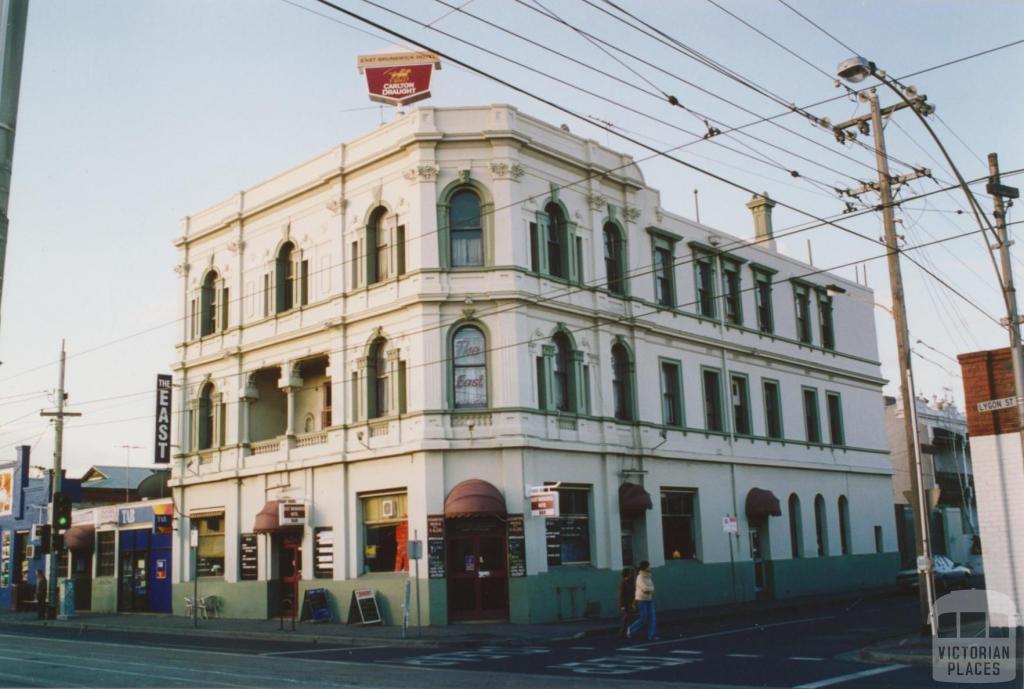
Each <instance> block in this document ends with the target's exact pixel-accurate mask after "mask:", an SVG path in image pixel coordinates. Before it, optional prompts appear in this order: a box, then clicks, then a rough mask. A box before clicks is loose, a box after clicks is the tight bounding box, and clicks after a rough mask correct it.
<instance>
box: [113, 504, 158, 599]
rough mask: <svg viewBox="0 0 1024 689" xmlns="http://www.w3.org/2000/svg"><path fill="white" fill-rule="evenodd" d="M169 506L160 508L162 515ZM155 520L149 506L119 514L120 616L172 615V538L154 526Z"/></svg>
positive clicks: (118, 592) (134, 507)
mask: <svg viewBox="0 0 1024 689" xmlns="http://www.w3.org/2000/svg"><path fill="white" fill-rule="evenodd" d="M168 506H169V505H166V506H165V505H161V506H159V507H160V508H162V509H161V512H163V511H164V509H163V508H165V507H168ZM155 517H156V515H155V513H154V507H153V506H150V505H135V506H128V507H121V508H120V509H119V510H118V527H119V531H118V548H117V550H118V558H117V562H118V566H117V578H118V581H117V609H118V611H120V612H171V534H170V531H169V529H164V528H161V527H160V526H156V525H155V521H156V520H155ZM161 531H166V533H161Z"/></svg>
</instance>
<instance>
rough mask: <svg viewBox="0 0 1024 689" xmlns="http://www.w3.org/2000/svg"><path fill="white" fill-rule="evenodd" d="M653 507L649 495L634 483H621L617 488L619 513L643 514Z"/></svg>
mask: <svg viewBox="0 0 1024 689" xmlns="http://www.w3.org/2000/svg"><path fill="white" fill-rule="evenodd" d="M652 507H654V504H653V503H652V502H651V495H650V493H648V492H647V491H646V490H644V487H643V486H638V485H637V484H635V483H628V482H627V483H623V484H622V485H621V486H619V512H620V513H621V512H630V513H636V512H644V511H646V510H649V509H651V508H652Z"/></svg>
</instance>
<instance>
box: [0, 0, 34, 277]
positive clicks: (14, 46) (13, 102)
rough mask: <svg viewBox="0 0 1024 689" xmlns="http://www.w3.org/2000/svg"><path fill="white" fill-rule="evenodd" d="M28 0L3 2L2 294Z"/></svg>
mask: <svg viewBox="0 0 1024 689" xmlns="http://www.w3.org/2000/svg"><path fill="white" fill-rule="evenodd" d="M27 23H28V0H3V1H0V297H2V296H3V289H4V263H5V261H6V257H7V226H8V219H7V205H8V201H9V200H10V197H11V170H12V167H13V160H14V130H15V127H16V126H17V123H18V94H19V92H20V91H21V61H22V55H23V54H24V52H25V25H26V24H27Z"/></svg>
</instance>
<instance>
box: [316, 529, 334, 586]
mask: <svg viewBox="0 0 1024 689" xmlns="http://www.w3.org/2000/svg"><path fill="white" fill-rule="evenodd" d="M313 576H315V577H316V578H317V579H331V578H333V577H334V529H333V528H332V527H330V526H318V527H317V528H315V529H313Z"/></svg>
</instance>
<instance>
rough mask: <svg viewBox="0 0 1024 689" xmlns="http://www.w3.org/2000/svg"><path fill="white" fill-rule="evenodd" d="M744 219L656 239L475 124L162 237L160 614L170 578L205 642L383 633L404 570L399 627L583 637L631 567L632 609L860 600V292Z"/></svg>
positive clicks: (316, 164) (868, 583)
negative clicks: (646, 567) (168, 257)
mask: <svg viewBox="0 0 1024 689" xmlns="http://www.w3.org/2000/svg"><path fill="white" fill-rule="evenodd" d="M747 205H748V207H749V208H750V209H751V212H752V214H753V224H754V227H755V231H756V239H754V240H746V241H745V240H742V239H740V238H739V237H738V235H739V234H747V235H748V236H749V233H746V232H742V231H741V232H738V233H733V234H729V233H725V232H721V231H718V230H715V229H712V228H710V227H706V226H704V225H700V224H698V223H695V222H693V221H691V220H688V219H686V218H682V217H679V216H677V215H673V214H671V213H669V212H668V211H667V210H665V209H664V208H663V207H662V205H661V200H660V195H659V193H658V192H657V191H656V190H654V189H651V188H649V187H647V186H646V185H645V183H644V179H643V176H642V174H641V171H640V169H639V167H638V166H637V165H636V164H635V162H634V161H633V160H632V159H631V158H630V157H628V156H626V155H624V154H621V153H618V152H615V151H613V150H610V149H608V148H606V147H604V146H601V145H599V144H597V143H596V142H594V141H591V140H587V139H584V138H581V137H579V136H576V135H574V134H572V133H570V132H568V131H566V130H565V129H564V128H559V127H556V126H552V125H549V124H547V123H544V122H542V121H540V120H537V119H535V118H532V117H530V116H528V115H526V114H524V113H521V112H520V111H518V110H517V109H516V108H513V107H511V106H507V105H494V106H481V107H464V108H432V107H423V108H418V109H416V110H413V111H411V112H409V113H407V114H404V115H400V116H398V117H396V119H395V120H394V121H392V122H391V123H389V124H387V125H385V126H382V127H380V128H378V129H376V130H374V131H372V132H370V133H368V134H366V135H364V136H362V137H360V138H358V139H356V140H354V141H352V142H349V143H346V144H343V145H339V146H337V147H335V148H333V149H331V150H329V151H327V152H326V153H324V154H323V155H321V156H319V157H317V158H314V159H313V160H310V161H309V162H306V163H304V164H302V165H300V166H298V167H296V168H294V169H291V170H288V171H285V172H283V173H281V174H280V175H278V176H277V177H275V178H273V179H271V180H268V181H266V182H264V183H262V184H259V185H257V186H255V187H253V188H251V189H247V190H245V191H243V192H240V193H238V194H236V195H234V196H233V197H231V198H229V199H227V200H225V201H224V202H222V203H220V204H218V205H216V206H214V207H212V208H209V209H207V210H204V211H202V212H200V213H197V214H196V215H193V216H190V217H188V218H186V219H185V220H184V222H183V232H182V235H181V236H180V237H179V238H178V239H177V240H176V246H177V247H178V250H179V256H180V262H179V264H178V266H177V267H176V270H177V272H178V274H179V276H180V283H179V285H180V286H179V289H180V294H179V297H180V316H181V323H182V329H181V332H180V333H179V336H178V338H179V342H178V344H177V358H176V362H175V364H174V384H175V391H176V392H175V395H176V397H175V405H176V411H177V412H180V413H179V414H178V415H176V417H175V418H176V420H177V421H178V423H177V429H176V433H178V440H177V442H178V445H179V454H178V455H177V456H176V457H175V458H174V460H173V467H172V476H171V487H172V490H173V496H174V503H175V505H176V510H177V512H178V514H179V515H180V516H179V518H178V520H177V527H176V530H175V532H174V536H173V538H174V549H173V560H174V561H173V571H172V577H173V583H174V596H173V602H174V606H175V610H176V611H177V612H181V610H182V607H183V605H184V602H183V601H184V597H185V596H186V595H191V591H192V577H193V576H198V577H199V581H198V585H199V590H200V595H201V596H202V595H215V596H217V597H218V599H219V607H220V611H221V614H224V615H226V616H231V617H254V618H265V617H268V616H275V615H276V614H278V613H279V612H280V610H281V609H282V608H281V606H282V605H285V606H287V605H289V603H282V601H285V600H287V599H293V598H294V596H295V592H297V593H298V595H299V596H302V594H303V592H304V591H305V590H307V589H314V588H316V589H326V592H327V594H328V598H329V600H330V601H331V602H332V606H333V607H334V616H335V619H341V620H342V621H344V619H345V618H346V616H347V611H348V606H349V600H350V597H351V595H352V592H353V591H354V590H356V589H359V590H367V589H372V590H373V591H374V593H375V596H376V598H377V600H378V603H379V606H380V608H381V612H382V615H383V617H384V621H385V622H386V623H398V622H400V620H401V614H402V609H401V605H402V597H403V591H404V587H405V583H406V581H407V580H408V579H409V577H410V576H414V574H415V572H416V570H417V566H418V572H419V579H418V580H416V582H415V583H414V591H415V587H416V586H418V587H419V593H420V596H421V598H422V601H423V605H422V608H423V612H424V622H429V624H446V623H450V622H457V621H462V620H474V619H503V620H505V619H507V620H510V621H512V622H524V623H525V622H550V621H557V620H560V619H570V618H575V617H581V616H587V615H610V614H614V612H615V609H616V590H617V582H618V579H619V576H620V571H621V569H622V568H623V567H628V566H633V565H635V564H637V563H638V562H639V561H640V560H649V561H650V562H651V563H652V567H653V575H654V580H655V582H656V584H657V589H658V604H659V607H660V608H662V609H672V608H683V607H691V606H698V605H706V604H714V603H723V602H729V601H734V600H735V601H740V600H751V599H754V598H758V597H785V596H795V595H801V594H808V593H821V592H830V591H840V590H850V589H855V588H864V587H874V586H885V585H889V584H892V582H893V581H894V576H895V571H896V568H897V565H898V560H899V555H898V549H897V542H896V532H895V525H894V519H893V510H892V497H891V496H892V481H891V474H892V468H891V465H890V463H889V456H888V450H887V446H886V432H885V421H884V415H883V404H882V385H883V383H884V380H883V379H882V378H881V375H880V368H879V363H878V351H877V344H876V338H875V330H874V321H873V317H872V312H871V302H872V293H871V292H870V291H869V290H868V289H867V288H865V287H863V286H861V285H858V284H856V283H853V282H850V281H847V280H844V279H843V278H841V277H839V276H836V275H832V274H827V273H822V272H818V271H816V270H815V269H814V268H812V267H811V266H808V265H806V264H804V263H802V262H800V261H796V260H793V259H790V258H787V257H785V256H783V255H781V254H779V253H777V252H776V251H775V247H774V240H773V238H772V228H771V208H772V206H773V205H774V204H773V203H772V201H771V200H770V199H768V198H766V197H755V198H753V199H751V201H750V203H748V204H747ZM830 285H831V286H832V287H833V288H832V289H829V286H830ZM837 286H838V287H841V288H842V289H841V290H836V289H834V288H835V287H837ZM842 290H845V293H843V291H842ZM544 486H547V490H548V491H550V492H556V493H557V494H558V496H559V515H558V516H557V517H545V516H532V514H531V509H530V500H529V497H528V496H529V494H530V493H531V491H535V490H538V489H541V488H543V487H544ZM282 505H289V509H290V510H291V511H290V512H289V514H290V515H291V516H294V517H295V519H286V520H282V518H281V517H282ZM296 505H301V506H304V509H302V508H300V509H298V510H295V509H292V508H294V507H295V506H296ZM727 517H735V518H736V520H735V524H736V532H735V533H731V532H728V531H727V526H728V525H731V523H732V522H731V520H727V519H726V518H727ZM289 522H294V523H289ZM193 529H194V530H196V531H197V532H198V533H197V539H196V542H195V544H194V546H193V545H190V539H189V536H190V531H191V530H193ZM410 540H419V541H422V542H423V557H422V559H421V560H419V561H412V562H410V560H409V559H408V557H407V543H408V542H409V541H410Z"/></svg>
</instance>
